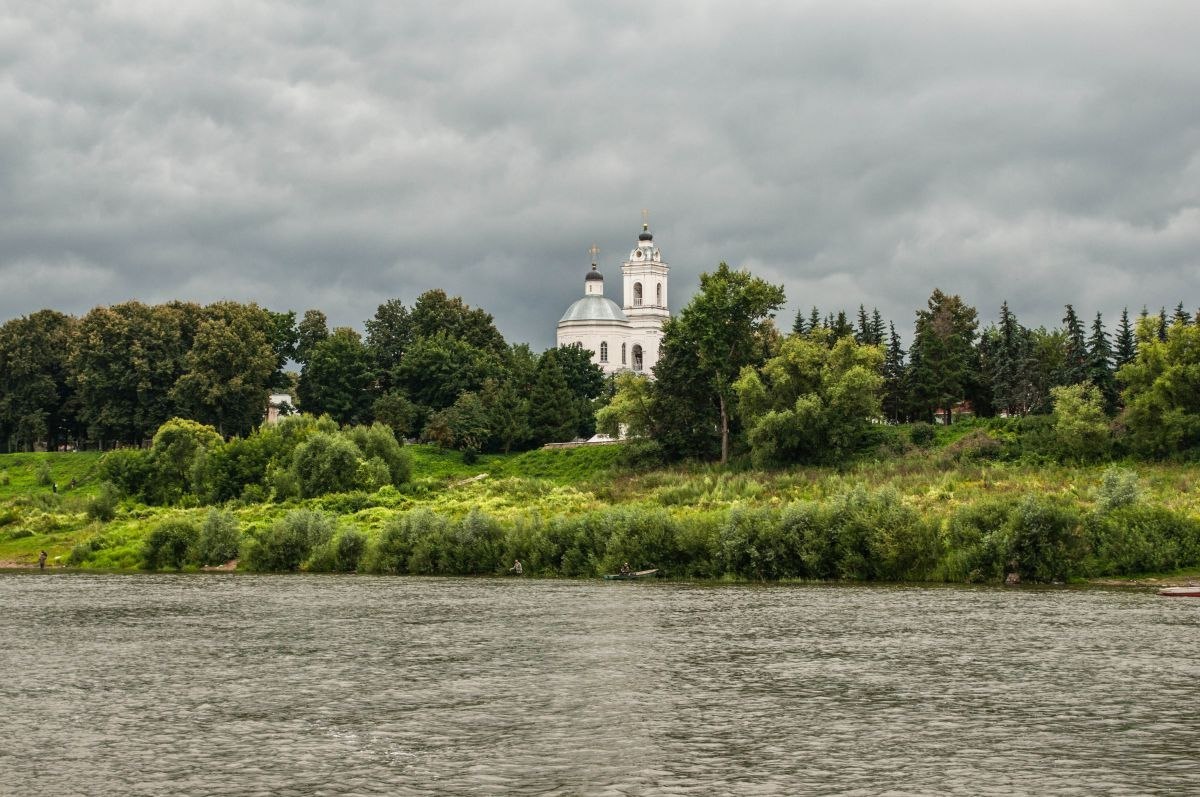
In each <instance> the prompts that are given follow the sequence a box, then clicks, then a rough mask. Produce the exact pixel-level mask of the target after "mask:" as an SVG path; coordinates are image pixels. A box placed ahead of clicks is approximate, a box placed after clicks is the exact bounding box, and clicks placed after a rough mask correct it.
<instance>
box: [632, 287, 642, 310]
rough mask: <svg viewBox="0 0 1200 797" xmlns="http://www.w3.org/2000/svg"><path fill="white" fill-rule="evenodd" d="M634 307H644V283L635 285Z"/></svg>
mask: <svg viewBox="0 0 1200 797" xmlns="http://www.w3.org/2000/svg"><path fill="white" fill-rule="evenodd" d="M633 306H634V307H641V306H642V283H640V282H635V283H633Z"/></svg>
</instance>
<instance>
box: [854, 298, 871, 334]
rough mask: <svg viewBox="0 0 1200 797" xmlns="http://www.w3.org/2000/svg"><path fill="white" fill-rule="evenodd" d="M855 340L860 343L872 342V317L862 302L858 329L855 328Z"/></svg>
mask: <svg viewBox="0 0 1200 797" xmlns="http://www.w3.org/2000/svg"><path fill="white" fill-rule="evenodd" d="M854 340H855V342H856V343H859V344H864V343H871V342H872V341H871V318H870V316H868V315H867V308H865V307H863V306H862V305H861V304H860V305H859V306H858V329H856V330H854Z"/></svg>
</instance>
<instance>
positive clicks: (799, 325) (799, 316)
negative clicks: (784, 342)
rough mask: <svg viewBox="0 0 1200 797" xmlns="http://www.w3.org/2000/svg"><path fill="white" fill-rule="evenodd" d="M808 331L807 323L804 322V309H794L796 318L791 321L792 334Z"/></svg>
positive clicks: (801, 333)
mask: <svg viewBox="0 0 1200 797" xmlns="http://www.w3.org/2000/svg"><path fill="white" fill-rule="evenodd" d="M806 332H808V325H807V323H805V318H804V310H803V309H797V310H796V319H795V320H794V321H792V334H793V335H803V334H805V333H806Z"/></svg>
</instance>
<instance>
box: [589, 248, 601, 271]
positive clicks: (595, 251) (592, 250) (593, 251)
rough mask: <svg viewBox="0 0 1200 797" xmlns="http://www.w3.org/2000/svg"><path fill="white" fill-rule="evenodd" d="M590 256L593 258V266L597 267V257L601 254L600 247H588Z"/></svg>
mask: <svg viewBox="0 0 1200 797" xmlns="http://www.w3.org/2000/svg"><path fill="white" fill-rule="evenodd" d="M588 254H589V255H591V256H592V266H593V267H595V265H596V255H598V254H600V247H598V246H596V245H595V244H592V245H591V246H590V247H588Z"/></svg>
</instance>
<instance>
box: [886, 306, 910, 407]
mask: <svg viewBox="0 0 1200 797" xmlns="http://www.w3.org/2000/svg"><path fill="white" fill-rule="evenodd" d="M888 327H889V329H890V334H889V335H888V342H887V350H886V351H885V352H884V358H883V414H884V417H886V418H887V419H888V420H889V421H891V422H892V423H899V422H900V421H902V420H904V419H905V418H906V417H907V415H908V413H907V409H908V403H909V402H908V395H907V386H908V382H907V379H906V378H905V377H906V376H907V373H906V370H907V369H906V368H905V367H904V349H902V348H901V347H900V336H899V335H897V334H896V325H895V324H888Z"/></svg>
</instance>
